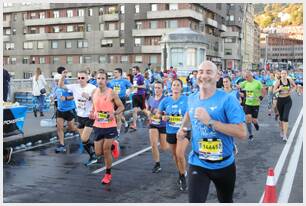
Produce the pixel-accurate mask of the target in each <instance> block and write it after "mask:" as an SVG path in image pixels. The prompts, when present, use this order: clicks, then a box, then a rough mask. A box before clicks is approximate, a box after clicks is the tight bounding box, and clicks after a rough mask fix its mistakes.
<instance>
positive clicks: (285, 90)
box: [281, 86, 289, 94]
mask: <svg viewBox="0 0 306 206" xmlns="http://www.w3.org/2000/svg"><path fill="white" fill-rule="evenodd" d="M281 93H282V94H287V93H289V86H283V88H282V90H281Z"/></svg>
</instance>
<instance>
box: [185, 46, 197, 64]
mask: <svg viewBox="0 0 306 206" xmlns="http://www.w3.org/2000/svg"><path fill="white" fill-rule="evenodd" d="M186 60H187V62H186V63H187V66H196V49H195V48H188V49H187V57H186Z"/></svg>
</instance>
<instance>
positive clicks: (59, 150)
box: [55, 144, 66, 153]
mask: <svg viewBox="0 0 306 206" xmlns="http://www.w3.org/2000/svg"><path fill="white" fill-rule="evenodd" d="M65 152H66V147H65V145H61V144H59V145H58V146H57V147H56V148H55V153H65Z"/></svg>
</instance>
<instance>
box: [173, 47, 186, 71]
mask: <svg viewBox="0 0 306 206" xmlns="http://www.w3.org/2000/svg"><path fill="white" fill-rule="evenodd" d="M171 54H172V56H171V65H172V66H174V67H177V66H183V59H184V49H183V48H172V49H171Z"/></svg>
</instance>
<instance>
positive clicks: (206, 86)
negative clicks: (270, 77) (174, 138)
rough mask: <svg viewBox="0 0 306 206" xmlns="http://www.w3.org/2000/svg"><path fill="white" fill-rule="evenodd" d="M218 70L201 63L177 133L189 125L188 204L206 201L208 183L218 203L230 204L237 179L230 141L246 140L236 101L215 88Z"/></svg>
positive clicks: (212, 65)
mask: <svg viewBox="0 0 306 206" xmlns="http://www.w3.org/2000/svg"><path fill="white" fill-rule="evenodd" d="M216 80H217V67H216V65H215V64H214V63H212V62H211V61H204V62H203V63H202V64H201V65H200V66H199V70H198V85H199V88H200V91H199V92H197V93H194V94H191V95H190V96H189V98H188V108H187V111H188V112H186V114H185V116H184V120H183V123H182V125H181V127H180V130H179V131H178V138H183V137H184V136H186V132H184V129H183V128H184V127H186V125H188V124H190V123H191V125H192V138H191V146H192V151H191V152H190V155H189V160H188V162H189V172H188V174H189V181H188V186H189V189H188V194H189V202H191V203H200V202H206V198H207V195H208V191H209V185H210V181H213V183H214V184H215V186H216V190H217V197H218V200H219V202H233V193H234V188H235V180H236V166H235V156H234V154H233V148H234V144H233V139H234V137H235V138H238V139H246V135H247V132H246V128H245V125H244V121H245V116H244V112H243V110H242V107H241V106H240V104H239V102H238V101H237V99H236V98H235V97H233V96H232V95H226V93H225V92H224V91H222V90H217V88H216Z"/></svg>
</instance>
